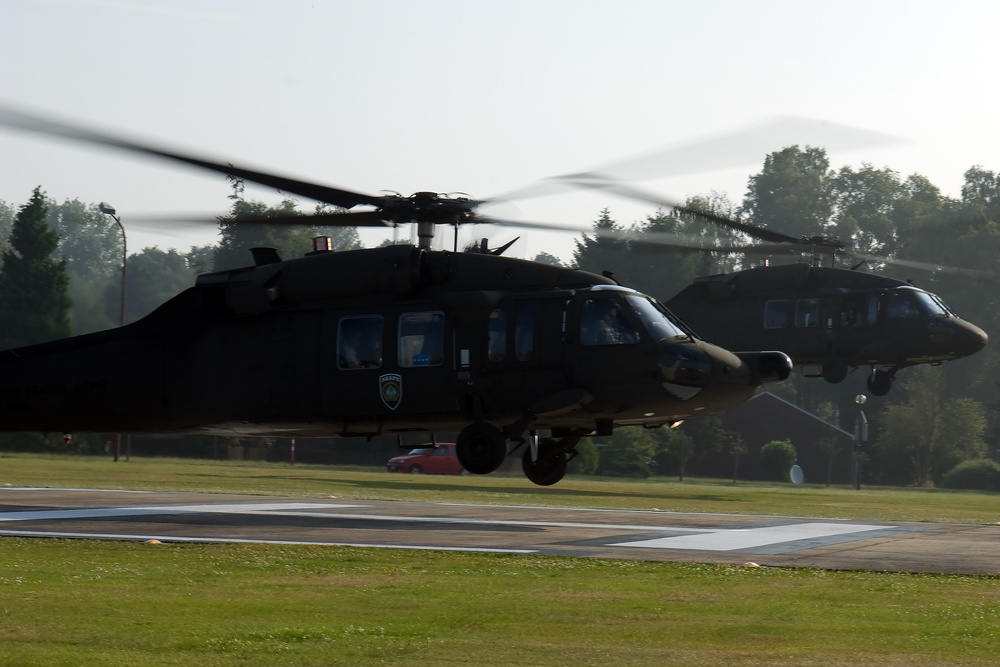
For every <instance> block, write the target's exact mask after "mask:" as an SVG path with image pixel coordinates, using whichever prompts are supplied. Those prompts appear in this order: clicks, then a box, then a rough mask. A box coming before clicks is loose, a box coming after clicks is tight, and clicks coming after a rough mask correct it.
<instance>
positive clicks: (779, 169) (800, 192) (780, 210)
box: [742, 146, 833, 237]
mask: <svg viewBox="0 0 1000 667" xmlns="http://www.w3.org/2000/svg"><path fill="white" fill-rule="evenodd" d="M832 178H833V175H832V172H831V171H830V161H829V159H828V158H827V157H826V151H825V150H823V149H822V148H813V147H809V146H807V147H806V148H805V149H801V148H799V147H798V146H789V147H788V148H785V149H784V150H781V151H778V152H776V153H771V154H770V155H768V156H767V157H766V158H765V159H764V168H763V170H761V172H760V173H759V174H756V175H755V176H751V177H750V181H749V183H748V184H747V195H746V198H745V199H744V202H743V207H742V211H743V213H744V214H745V215H746V216H747V217H748V219H749V222H751V223H753V224H755V225H758V226H760V227H769V228H771V229H774V230H775V231H779V232H782V233H785V234H789V235H791V236H806V237H808V236H814V235H816V234H822V233H823V232H824V231H825V230H826V227H827V225H828V224H829V222H830V218H831V216H832V213H833V200H832V193H831V185H832Z"/></svg>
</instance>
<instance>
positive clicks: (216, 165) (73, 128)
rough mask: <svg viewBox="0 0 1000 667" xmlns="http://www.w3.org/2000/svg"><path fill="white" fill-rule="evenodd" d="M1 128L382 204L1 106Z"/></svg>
mask: <svg viewBox="0 0 1000 667" xmlns="http://www.w3.org/2000/svg"><path fill="white" fill-rule="evenodd" d="M0 126H6V127H10V128H14V129H19V130H23V131H26V132H39V133H41V134H46V135H50V136H56V137H65V138H67V139H73V140H76V141H82V142H86V143H90V144H95V145H97V146H105V147H110V148H117V149H121V150H126V151H131V152H133V153H139V154H141V155H152V156H155V157H160V158H166V159H168V160H173V161H175V162H182V163H185V164H189V165H192V166H195V167H199V168H201V169H207V170H209V171H214V172H217V173H220V174H225V175H227V176H235V177H237V178H242V179H244V180H247V181H252V182H254V183H259V184H260V185H266V186H268V187H273V188H276V189H278V190H281V191H282V192H288V193H291V194H296V195H300V196H303V197H308V198H310V199H315V200H316V201H320V202H325V203H327V204H333V205H334V206H339V207H341V208H353V207H354V206H357V205H359V204H371V205H373V206H374V205H377V204H378V203H379V201H381V198H380V197H376V196H371V195H365V194H360V193H357V192H351V191H349V190H342V189H340V188H334V187H330V186H327V185H320V184H318V183H309V182H306V181H302V180H299V179H296V178H291V177H288V176H280V175H278V174H272V173H266V172H262V171H256V170H254V169H248V168H245V167H237V166H235V165H232V164H227V163H223V162H216V161H213V160H209V159H205V158H201V157H196V156H194V155H192V154H187V153H180V152H175V151H172V150H168V149H165V148H158V147H155V146H152V145H150V144H146V143H139V142H137V141H130V140H127V139H123V138H121V137H116V136H112V135H110V134H106V133H104V132H99V131H96V130H92V129H87V128H84V127H80V126H78V125H74V124H69V123H65V122H61V121H57V120H54V119H51V118H45V117H42V116H40V115H37V114H34V113H32V114H28V113H23V112H20V111H15V110H14V109H11V108H8V107H3V106H0Z"/></svg>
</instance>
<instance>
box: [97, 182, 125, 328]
mask: <svg viewBox="0 0 1000 667" xmlns="http://www.w3.org/2000/svg"><path fill="white" fill-rule="evenodd" d="M99 208H100V209H101V213H104V214H106V215H110V216H111V219H112V220H114V221H115V222H116V223H117V224H118V229H120V230H122V294H121V302H120V303H119V306H118V326H125V266H126V263H127V262H128V249H127V248H128V245H127V243H126V241H125V227H124V225H122V219H121V218H119V217H118V216H117V215H116V214H115V207H114V206H112V205H111V204H109V203H108V202H106V201H102V202H101V203H100V206H99Z"/></svg>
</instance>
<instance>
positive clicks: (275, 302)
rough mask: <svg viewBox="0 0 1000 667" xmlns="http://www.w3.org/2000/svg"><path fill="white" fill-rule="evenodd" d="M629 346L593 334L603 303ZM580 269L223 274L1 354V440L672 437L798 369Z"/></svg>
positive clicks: (293, 266)
mask: <svg viewBox="0 0 1000 667" xmlns="http://www.w3.org/2000/svg"><path fill="white" fill-rule="evenodd" d="M595 303H597V304H605V305H608V304H613V305H615V306H617V307H618V308H619V317H620V324H621V326H622V327H623V328H624V329H625V330H627V331H628V332H629V333H628V337H622V338H619V339H616V340H614V341H610V342H609V341H600V342H596V341H594V340H592V339H590V338H588V335H589V331H588V328H589V327H590V326H591V323H590V322H588V321H587V318H588V313H589V309H590V308H591V307H592V305H593V304H595ZM787 366H788V363H787V358H785V357H784V355H781V354H780V353H772V354H759V353H744V354H742V355H740V356H737V355H735V354H733V353H731V352H729V351H727V350H725V349H722V348H720V347H717V346H715V345H712V344H709V343H706V342H704V341H702V340H701V339H699V338H698V337H697V336H695V335H694V334H693V332H691V331H690V330H688V329H686V328H684V327H683V325H680V324H679V323H678V322H677V321H676V320H673V319H672V317H671V315H670V314H669V313H668V312H667V311H666V310H665V309H664V308H663V307H662V306H661V305H660V304H658V303H657V302H656V301H655V300H653V299H650V298H649V297H646V296H644V295H642V294H639V293H637V292H634V291H632V290H628V289H626V288H622V287H619V286H617V285H615V284H614V283H613V282H612V281H610V280H608V279H605V278H602V277H600V276H596V275H593V274H589V273H585V272H582V271H576V270H570V269H564V268H560V267H551V266H546V265H542V264H539V263H535V262H527V261H523V260H516V259H510V258H503V257H494V256H491V255H479V254H464V253H463V254H451V253H428V252H423V251H418V250H416V249H413V248H408V247H400V246H397V247H390V248H381V249H372V250H359V251H350V252H345V253H336V254H334V253H324V254H318V255H313V256H307V257H304V258H300V259H296V260H289V261H286V262H279V263H273V264H264V265H261V266H255V267H247V268H245V269H238V270H234V271H226V272H219V273H215V274H207V275H205V276H202V277H200V278H199V281H198V284H197V285H195V286H194V287H192V288H190V289H189V290H187V291H185V292H183V293H182V294H180V295H178V296H177V297H175V298H174V299H173V300H171V301H169V302H167V303H166V304H164V305H163V306H161V307H160V308H159V309H158V310H157V311H155V312H154V313H152V314H151V315H149V316H148V317H146V318H145V319H143V320H140V321H138V322H136V323H134V324H131V325H128V326H126V327H122V328H120V329H114V330H109V331H104V332H99V333H96V334H89V335H85V336H79V337H75V338H70V339H66V340H61V341H54V342H50V343H44V344H41V345H35V346H30V347H26V348H19V349H17V350H9V351H6V352H2V353H0V382H2V385H0V430H4V431H68V432H74V431H77V432H108V431H123V432H170V431H183V432H201V433H217V434H285V435H292V434H298V435H374V434H391V433H408V432H434V431H446V430H457V429H460V428H462V427H463V426H465V425H467V424H469V423H470V422H471V421H485V422H489V423H493V424H496V425H497V426H498V427H502V428H507V427H510V426H511V425H515V424H526V425H527V426H528V427H530V428H532V429H536V428H557V429H558V428H563V429H570V428H572V429H587V428H597V427H600V426H601V425H628V424H669V423H673V422H676V421H678V420H681V419H687V418H690V417H693V416H698V415H701V414H709V413H712V412H716V411H718V410H722V409H725V408H726V407H729V406H732V405H735V404H737V403H739V402H742V401H744V400H746V399H747V398H749V397H750V396H752V395H753V393H754V392H755V391H756V389H757V387H758V386H759V385H760V384H761V383H762V382H767V381H775V380H779V379H782V377H783V376H787Z"/></svg>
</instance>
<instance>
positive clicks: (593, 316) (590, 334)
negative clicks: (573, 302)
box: [580, 299, 639, 345]
mask: <svg viewBox="0 0 1000 667" xmlns="http://www.w3.org/2000/svg"><path fill="white" fill-rule="evenodd" d="M638 341H639V332H637V331H636V330H635V327H633V326H632V325H631V324H629V323H628V321H627V320H626V319H625V318H624V317H623V316H622V312H621V304H620V303H618V302H617V301H615V300H613V299H588V300H587V301H585V302H584V304H583V311H582V312H581V314H580V342H582V343H583V344H584V345H628V344H632V343H636V342H638Z"/></svg>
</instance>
